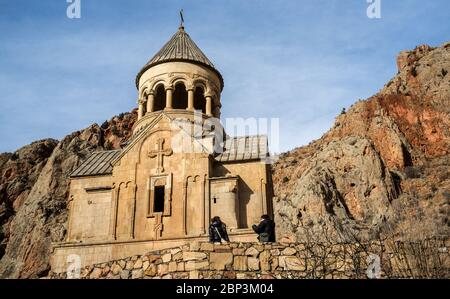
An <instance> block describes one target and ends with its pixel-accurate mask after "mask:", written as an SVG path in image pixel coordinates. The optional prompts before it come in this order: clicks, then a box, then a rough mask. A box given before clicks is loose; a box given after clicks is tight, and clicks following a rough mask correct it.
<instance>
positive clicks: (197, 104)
mask: <svg viewBox="0 0 450 299" xmlns="http://www.w3.org/2000/svg"><path fill="white" fill-rule="evenodd" d="M204 94H205V91H204V90H203V88H202V87H200V86H199V87H197V88H196V89H195V92H194V109H195V110H201V111H202V113H206V99H205V95H204Z"/></svg>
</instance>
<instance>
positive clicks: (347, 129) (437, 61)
mask: <svg viewBox="0 0 450 299" xmlns="http://www.w3.org/2000/svg"><path fill="white" fill-rule="evenodd" d="M397 65H398V74H397V75H396V76H395V77H394V78H393V79H392V80H391V81H389V82H388V83H387V84H386V85H385V86H384V88H383V89H382V90H381V91H380V92H379V93H378V94H376V95H375V96H373V97H371V98H369V99H367V100H365V101H359V102H357V103H356V104H354V105H353V106H352V107H350V109H349V110H348V111H347V112H345V111H343V113H342V114H341V115H339V116H338V117H337V118H336V122H335V124H334V126H333V128H331V129H330V130H329V131H328V132H327V133H326V134H325V135H324V136H323V137H322V138H320V139H319V140H316V141H314V142H312V143H311V144H309V145H308V146H305V147H302V148H297V149H295V150H293V151H290V152H289V153H286V154H284V155H282V157H281V159H280V160H279V161H278V163H277V164H276V165H275V166H274V182H275V191H276V192H275V193H276V194H277V195H278V199H277V201H276V212H277V214H276V217H277V220H278V221H277V222H278V223H279V229H278V234H279V237H280V238H283V239H285V240H286V241H289V240H290V241H298V240H301V239H304V238H306V237H307V236H309V235H310V232H314V231H317V230H319V231H322V228H321V227H323V226H326V227H329V228H333V229H334V232H330V235H331V236H332V237H336V238H338V239H350V240H352V239H355V238H357V239H367V238H369V239H373V238H379V237H382V236H384V237H393V238H401V239H405V238H407V239H422V238H426V237H430V236H441V235H442V236H448V233H449V225H450V224H449V220H448V217H449V201H450V157H449V154H450V131H449V129H450V117H449V116H450V74H448V71H449V70H450V43H447V44H445V45H443V46H442V47H439V48H432V47H429V46H419V47H417V48H416V49H414V50H413V51H404V52H401V53H400V55H399V57H398V60H397Z"/></svg>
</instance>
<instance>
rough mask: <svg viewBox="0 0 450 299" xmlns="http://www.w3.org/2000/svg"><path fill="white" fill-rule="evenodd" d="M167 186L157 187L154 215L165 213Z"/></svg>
mask: <svg viewBox="0 0 450 299" xmlns="http://www.w3.org/2000/svg"><path fill="white" fill-rule="evenodd" d="M165 189H166V188H165V186H156V187H155V198H154V201H153V212H154V213H162V212H164V192H165Z"/></svg>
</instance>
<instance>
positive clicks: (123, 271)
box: [120, 270, 130, 279]
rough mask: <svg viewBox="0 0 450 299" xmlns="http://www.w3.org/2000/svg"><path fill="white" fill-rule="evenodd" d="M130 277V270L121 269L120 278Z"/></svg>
mask: <svg viewBox="0 0 450 299" xmlns="http://www.w3.org/2000/svg"><path fill="white" fill-rule="evenodd" d="M128 278H130V271H129V270H122V271H120V279H128Z"/></svg>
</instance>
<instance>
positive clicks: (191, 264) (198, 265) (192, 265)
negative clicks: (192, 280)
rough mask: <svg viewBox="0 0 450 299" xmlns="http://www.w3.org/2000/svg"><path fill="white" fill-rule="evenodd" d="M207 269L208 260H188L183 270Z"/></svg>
mask: <svg viewBox="0 0 450 299" xmlns="http://www.w3.org/2000/svg"><path fill="white" fill-rule="evenodd" d="M206 269H209V262H208V261H200V262H199V261H188V262H187V263H186V264H185V271H193V270H206Z"/></svg>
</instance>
